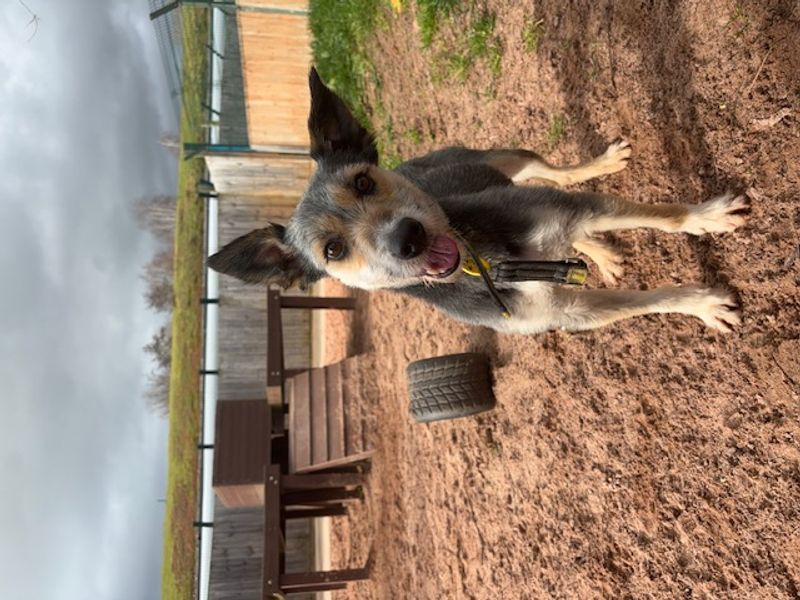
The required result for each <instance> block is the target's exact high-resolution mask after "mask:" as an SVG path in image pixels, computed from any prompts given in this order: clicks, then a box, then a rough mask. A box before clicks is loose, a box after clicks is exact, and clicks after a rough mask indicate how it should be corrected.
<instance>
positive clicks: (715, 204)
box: [681, 192, 747, 235]
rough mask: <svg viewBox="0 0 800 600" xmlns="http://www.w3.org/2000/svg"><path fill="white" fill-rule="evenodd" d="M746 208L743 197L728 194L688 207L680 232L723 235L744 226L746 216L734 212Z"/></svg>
mask: <svg viewBox="0 0 800 600" xmlns="http://www.w3.org/2000/svg"><path fill="white" fill-rule="evenodd" d="M745 208H747V201H746V200H745V199H744V196H734V195H733V194H732V193H730V192H728V193H726V194H724V195H722V196H718V197H716V198H712V199H711V200H707V201H706V202H701V203H700V204H697V205H694V206H690V207H689V214H688V216H687V217H686V222H685V223H684V224H683V226H682V227H681V231H683V232H685V233H690V234H692V235H703V234H704V233H724V232H728V231H733V230H734V229H736V228H737V227H741V226H742V225H744V223H745V221H746V220H747V215H744V214H742V213H737V212H736V211H739V210H742V209H745Z"/></svg>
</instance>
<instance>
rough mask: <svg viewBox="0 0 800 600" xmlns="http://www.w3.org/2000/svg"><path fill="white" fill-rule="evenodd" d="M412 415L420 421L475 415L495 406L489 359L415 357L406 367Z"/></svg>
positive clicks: (465, 356) (470, 356)
mask: <svg viewBox="0 0 800 600" xmlns="http://www.w3.org/2000/svg"><path fill="white" fill-rule="evenodd" d="M406 375H407V378H408V395H409V396H410V397H411V407H410V410H411V416H413V417H414V418H415V419H416V420H417V421H418V422H420V423H429V422H431V421H443V420H445V419H455V418H458V417H466V416H469V415H474V414H477V413H480V412H484V411H486V410H490V409H492V408H494V405H495V398H494V394H493V393H492V381H491V371H490V368H489V360H488V358H487V357H486V356H485V355H483V354H474V353H469V354H450V355H448V356H437V357H435V358H426V359H424V360H417V361H414V362H412V363H410V364H409V365H408V368H407V369H406Z"/></svg>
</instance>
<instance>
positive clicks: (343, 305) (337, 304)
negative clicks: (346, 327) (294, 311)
mask: <svg viewBox="0 0 800 600" xmlns="http://www.w3.org/2000/svg"><path fill="white" fill-rule="evenodd" d="M355 307H356V299H355V298H343V297H335V296H330V297H324V296H289V295H286V296H281V308H335V309H338V310H354V309H355Z"/></svg>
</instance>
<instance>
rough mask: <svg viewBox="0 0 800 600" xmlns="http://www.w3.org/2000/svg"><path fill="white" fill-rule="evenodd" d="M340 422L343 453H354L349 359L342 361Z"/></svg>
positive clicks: (351, 376)
mask: <svg viewBox="0 0 800 600" xmlns="http://www.w3.org/2000/svg"><path fill="white" fill-rule="evenodd" d="M341 365H342V366H341V373H342V423H343V426H344V427H343V432H344V444H345V448H344V454H345V455H346V456H348V455H351V454H356V452H357V450H356V447H355V446H356V445H355V435H354V434H353V431H352V427H351V423H352V420H351V418H350V407H351V406H352V405H353V401H354V395H353V391H354V390H353V387H354V386H353V383H354V382H353V367H352V363H351V361H349V360H345V361H342V363H341Z"/></svg>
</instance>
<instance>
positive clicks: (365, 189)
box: [353, 173, 375, 196]
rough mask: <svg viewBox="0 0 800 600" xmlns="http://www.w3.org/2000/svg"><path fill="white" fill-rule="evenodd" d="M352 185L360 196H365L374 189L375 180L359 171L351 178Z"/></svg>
mask: <svg viewBox="0 0 800 600" xmlns="http://www.w3.org/2000/svg"><path fill="white" fill-rule="evenodd" d="M353 185H355V188H356V191H357V192H358V193H359V194H360V195H362V196H366V195H368V194H371V193H372V192H373V191H375V182H374V181H373V180H372V178H371V177H370V176H369V175H367V174H366V173H359V174H358V175H356V178H355V179H354V180H353Z"/></svg>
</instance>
